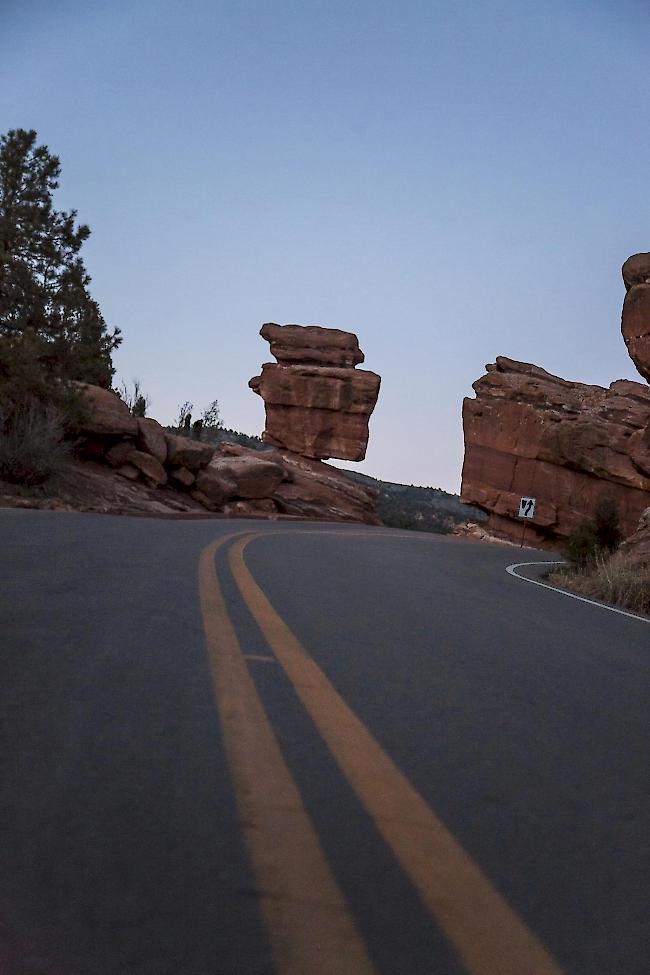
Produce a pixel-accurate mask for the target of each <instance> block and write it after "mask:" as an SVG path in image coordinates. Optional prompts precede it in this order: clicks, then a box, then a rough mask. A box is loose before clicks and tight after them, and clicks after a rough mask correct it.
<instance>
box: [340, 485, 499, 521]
mask: <svg viewBox="0 0 650 975" xmlns="http://www.w3.org/2000/svg"><path fill="white" fill-rule="evenodd" d="M344 473H345V474H347V476H348V477H350V478H351V479H352V480H353V481H357V482H358V483H359V484H364V485H365V486H366V487H370V488H374V490H375V491H377V494H378V501H377V512H378V514H379V517H380V518H381V520H382V521H383V523H384V524H385V525H387V526H388V527H389V528H410V529H415V530H417V531H425V532H438V533H441V534H446V533H447V532H450V531H451V530H452V529H453V527H454V525H455V524H458V523H459V522H464V521H475V522H482V521H486V520H487V515H485V514H484V513H483V512H482V511H480V510H479V509H478V508H474V507H472V506H471V505H468V504H463V503H462V501H461V500H460V498H459V497H458V495H457V494H449V493H448V492H447V491H443V490H442V489H441V488H432V487H415V486H414V485H413V484H394V483H393V482H392V481H380V480H379V479H378V478H376V477H369V476H368V475H367V474H358V473H357V472H356V471H345V472H344Z"/></svg>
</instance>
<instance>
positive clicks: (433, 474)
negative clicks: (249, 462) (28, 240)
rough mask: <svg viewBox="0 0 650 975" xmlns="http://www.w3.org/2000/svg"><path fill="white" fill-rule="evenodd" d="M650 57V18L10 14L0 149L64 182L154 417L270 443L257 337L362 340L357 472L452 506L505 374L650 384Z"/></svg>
mask: <svg viewBox="0 0 650 975" xmlns="http://www.w3.org/2000/svg"><path fill="white" fill-rule="evenodd" d="M649 35H650V4H648V2H647V0H643V2H637V0H617V2H614V0H589V2H587V0H537V2H535V3H533V2H522V0H494V2H489V0H485V2H474V0H467V2H460V0H459V2H452V0H429V2H420V0H414V2H409V0H406V2H402V3H397V2H382V0H358V2H355V0H346V2H340V0H327V2H310V0H301V2H287V0H267V2H261V0H238V2H231V0H228V2H220V0H210V2H208V0H183V2H181V0H175V2H165V0H135V2H133V0H132V2H120V0H110V2H97V0H87V2H80V0H67V2H66V0H20V2H13V0H0V62H1V66H0V73H1V78H2V84H1V86H0V131H2V132H6V131H7V130H8V129H9V128H15V127H23V128H34V129H36V130H37V132H38V135H39V142H42V143H45V144H47V145H48V146H49V148H50V150H51V151H52V152H54V153H56V154H58V155H59V156H60V158H61V163H62V167H63V178H62V182H61V189H60V191H59V193H58V195H57V200H56V202H57V205H58V206H59V207H61V208H69V207H75V208H76V209H77V210H78V212H79V219H80V220H81V221H83V222H86V223H88V224H89V225H90V227H91V229H92V237H91V239H90V241H89V242H88V244H87V245H86V247H85V258H86V263H87V266H88V269H89V271H90V273H91V275H92V278H93V281H92V285H91V292H92V294H93V297H95V298H96V299H97V300H98V301H99V303H100V305H101V308H102V311H103V314H104V317H105V318H106V321H107V323H108V325H109V326H111V327H112V326H114V325H118V326H119V327H120V328H121V329H122V331H123V334H124V342H123V345H122V347H121V349H120V351H119V353H118V354H117V355H116V357H115V365H116V368H117V377H116V378H117V379H118V380H122V379H124V380H126V381H131V380H132V379H133V378H134V377H137V378H139V379H140V381H141V383H142V386H143V387H144V390H145V391H146V392H147V393H148V394H149V396H150V398H151V408H150V411H149V412H150V415H152V416H155V417H157V418H158V419H159V420H161V421H162V422H171V421H172V420H173V419H174V418H175V416H176V415H177V413H178V406H179V404H180V403H182V402H183V401H184V400H192V401H193V402H194V404H195V406H196V407H197V408H198V412H200V410H201V409H202V408H203V407H205V406H206V405H207V404H208V403H209V402H210V401H211V400H213V399H214V398H215V397H216V398H218V399H219V402H220V405H221V411H222V416H223V420H224V422H225V424H226V426H228V427H233V428H235V429H239V430H242V431H245V432H247V433H259V432H260V431H261V429H262V428H263V423H264V410H263V403H262V401H261V399H259V398H258V397H257V396H255V395H254V394H253V393H252V392H251V391H250V390H249V389H248V387H247V383H248V380H249V378H250V377H251V376H253V375H255V374H256V373H257V372H258V371H259V367H260V365H261V363H262V362H263V361H268V359H269V353H268V346H267V344H266V343H265V342H263V341H262V339H261V338H260V337H259V335H258V330H259V328H260V326H261V324H262V323H263V322H266V321H275V322H280V323H285V322H298V323H301V324H311V323H317V324H321V325H325V326H331V327H336V328H342V329H349V330H351V331H354V332H356V334H357V335H358V336H359V341H360V344H361V347H362V349H363V350H364V352H365V354H366V364H365V365H366V367H367V368H369V369H373V370H375V371H376V372H378V373H380V374H381V376H382V389H381V393H380V398H379V403H378V406H377V408H376V410H375V413H374V415H373V417H372V419H371V424H370V444H369V448H368V454H367V458H366V461H365V462H364V463H363V464H361V465H356V466H357V468H358V469H360V470H362V471H364V472H366V473H368V474H373V475H375V476H379V477H382V478H385V479H387V480H393V481H400V482H404V483H411V482H412V483H415V484H424V485H432V486H440V487H444V488H446V489H447V490H451V491H457V490H458V489H459V486H460V470H461V464H462V456H463V439H462V427H461V407H462V400H463V397H464V396H466V395H469V394H470V393H471V384H472V382H473V381H474V380H475V379H477V378H478V377H479V376H480V375H481V374H482V373H483V372H484V366H485V363H487V362H492V361H494V359H495V357H496V356H497V355H507V356H510V357H512V358H517V359H523V360H526V361H531V362H535V363H537V364H538V365H541V366H543V367H544V368H546V369H548V370H549V371H550V372H554V373H556V374H559V375H561V376H563V377H564V378H567V379H576V380H581V381H585V382H593V383H599V384H602V385H609V383H610V382H611V381H612V380H614V379H618V378H630V379H639V381H641V380H640V377H639V376H638V375H637V373H636V371H635V369H634V366H633V364H632V362H631V360H630V359H629V358H628V356H627V352H626V349H625V345H624V343H623V340H622V338H621V335H620V309H621V304H622V300H623V295H624V288H623V283H622V280H621V276H620V266H621V264H622V262H623V261H624V260H625V258H627V257H628V256H629V255H630V254H632V253H634V252H636V251H648V250H650V185H649V184H650V125H649V124H648V123H649V118H648V116H649V106H650V59H649V57H648V37H649ZM350 466H353V465H350Z"/></svg>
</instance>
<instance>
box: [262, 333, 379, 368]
mask: <svg viewBox="0 0 650 975" xmlns="http://www.w3.org/2000/svg"><path fill="white" fill-rule="evenodd" d="M260 335H261V336H262V338H263V339H266V341H267V342H268V343H269V345H270V346H271V355H272V356H275V358H276V359H277V360H278V362H280V363H282V364H283V365H291V364H293V365H296V364H298V365H311V366H341V367H343V368H352V369H353V368H354V367H355V366H358V365H359V363H360V362H363V360H364V358H365V356H364V354H363V352H362V351H361V349H360V348H359V341H358V339H357V337H356V335H354V333H353V332H343V331H341V329H340V328H323V327H322V326H321V325H276V324H275V323H274V322H267V323H266V325H262V328H261V329H260Z"/></svg>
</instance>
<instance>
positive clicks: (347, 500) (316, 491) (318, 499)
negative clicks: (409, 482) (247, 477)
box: [273, 450, 381, 525]
mask: <svg viewBox="0 0 650 975" xmlns="http://www.w3.org/2000/svg"><path fill="white" fill-rule="evenodd" d="M278 453H279V455H280V458H281V460H282V464H283V466H284V468H285V471H286V478H285V480H284V481H283V482H282V483H281V484H279V485H278V487H277V488H276V490H275V492H274V494H273V500H274V501H275V503H276V504H277V506H278V510H279V511H281V512H282V513H283V514H288V515H297V516H300V517H302V518H318V519H326V520H327V521H356V522H359V521H360V522H365V523H366V524H368V525H380V524H381V520H380V519H379V518H378V516H377V512H376V505H377V495H376V493H375V492H374V491H373V490H371V489H370V488H366V487H364V486H362V485H361V484H358V483H357V482H356V481H353V480H352V479H351V478H350V477H348V476H347V475H346V474H345V472H344V471H340V470H338V469H337V468H336V467H330V466H329V464H324V463H322V461H318V460H311V459H310V458H307V457H301V456H299V455H298V454H294V453H292V452H290V451H288V450H280V451H278Z"/></svg>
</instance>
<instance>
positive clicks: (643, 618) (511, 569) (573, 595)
mask: <svg viewBox="0 0 650 975" xmlns="http://www.w3.org/2000/svg"><path fill="white" fill-rule="evenodd" d="M564 564H565V563H564V562H563V561H562V560H560V561H559V562H551V561H547V560H546V559H545V560H544V561H543V562H513V564H512V565H508V566H506V572H508V573H509V574H510V575H511V576H514V577H515V579H521V580H522V582H530V583H532V584H533V586H541V587H542V589H550V590H551V592H559V593H560V595H561V596H570V597H571V599H577V600H578V601H579V602H581V603H589V605H590V606H597V607H598V608H599V609H607V610H609V612H610V613H618V615H619V616H629V618H630V619H631V620H640V621H641V622H642V623H650V618H648V617H647V616H637V614H636V613H628V612H627V610H625V609H617V608H616V606H608V605H607V604H606V603H597V602H596V601H595V600H594V599H587V598H586V597H585V596H578V595H577V594H576V593H574V592H568V590H566V589H558V588H557V587H556V586H549V585H548V583H547V582H539V580H538V579H528V578H527V577H526V576H520V575H519V573H518V572H515V569H519V568H521V567H522V566H524V565H564Z"/></svg>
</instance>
